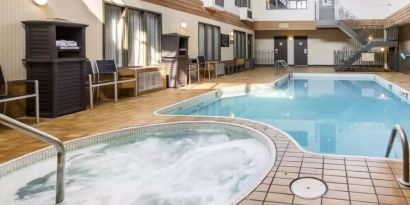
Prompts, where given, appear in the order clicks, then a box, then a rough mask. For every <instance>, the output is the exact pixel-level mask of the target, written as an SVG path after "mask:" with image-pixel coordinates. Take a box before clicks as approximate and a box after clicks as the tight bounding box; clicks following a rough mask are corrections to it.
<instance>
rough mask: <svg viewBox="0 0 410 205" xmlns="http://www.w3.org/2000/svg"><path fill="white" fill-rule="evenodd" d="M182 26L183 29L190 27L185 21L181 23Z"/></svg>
mask: <svg viewBox="0 0 410 205" xmlns="http://www.w3.org/2000/svg"><path fill="white" fill-rule="evenodd" d="M180 26H181V28H183V29H186V28H187V27H188V24H187V23H186V22H185V21H183V22H181V24H180Z"/></svg>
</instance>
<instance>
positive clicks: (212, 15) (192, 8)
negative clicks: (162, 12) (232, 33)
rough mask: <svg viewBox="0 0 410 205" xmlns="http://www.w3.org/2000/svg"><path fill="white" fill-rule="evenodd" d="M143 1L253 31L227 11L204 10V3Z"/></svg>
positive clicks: (197, 0)
mask: <svg viewBox="0 0 410 205" xmlns="http://www.w3.org/2000/svg"><path fill="white" fill-rule="evenodd" d="M143 1H146V2H149V3H153V4H157V5H160V6H164V7H167V8H171V9H175V10H178V11H182V12H186V13H190V14H193V15H197V16H202V17H205V18H209V19H213V20H216V21H221V22H224V23H228V24H231V25H235V26H239V27H242V28H247V29H251V30H253V23H252V22H246V21H241V20H240V18H239V16H238V15H235V14H232V13H230V12H227V11H222V12H221V11H218V12H216V11H212V10H209V9H205V8H204V3H203V2H202V1H200V0H143ZM228 1H232V0H228Z"/></svg>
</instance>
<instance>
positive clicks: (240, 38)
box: [233, 31, 246, 58]
mask: <svg viewBox="0 0 410 205" xmlns="http://www.w3.org/2000/svg"><path fill="white" fill-rule="evenodd" d="M233 36H234V39H235V42H234V47H233V57H234V58H246V33H245V32H241V31H234V32H233Z"/></svg>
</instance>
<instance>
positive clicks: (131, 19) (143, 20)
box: [104, 4, 161, 67]
mask: <svg viewBox="0 0 410 205" xmlns="http://www.w3.org/2000/svg"><path fill="white" fill-rule="evenodd" d="M160 22H161V16H160V15H159V14H155V13H150V12H147V11H141V10H137V9H133V8H125V7H119V6H115V5H111V4H106V6H105V24H104V59H114V60H115V62H116V63H117V66H119V67H126V66H138V65H153V64H158V63H159V62H160V59H161V56H160V53H161V51H160V41H161V40H160V38H161V23H160Z"/></svg>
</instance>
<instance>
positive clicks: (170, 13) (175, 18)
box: [111, 0, 254, 60]
mask: <svg viewBox="0 0 410 205" xmlns="http://www.w3.org/2000/svg"><path fill="white" fill-rule="evenodd" d="M111 2H114V3H117V4H124V5H129V6H133V7H137V8H143V9H146V10H150V11H155V12H158V13H162V33H164V34H165V33H180V34H184V35H188V36H190V38H189V56H190V57H196V56H198V23H199V22H204V23H207V24H212V25H215V26H219V27H220V28H221V33H223V34H230V33H231V32H233V30H239V31H243V32H246V33H251V34H253V33H254V31H253V30H249V29H244V28H242V27H238V26H233V25H230V24H227V23H222V22H219V21H215V20H211V19H207V18H204V17H200V16H196V15H192V14H188V13H184V12H180V11H176V10H173V9H169V8H166V7H163V6H159V5H156V4H151V3H147V2H145V1H141V0H111ZM232 2H234V1H232ZM228 6H229V5H228ZM234 6H235V5H234ZM183 21H184V22H186V23H187V24H188V27H187V28H186V29H182V28H181V27H180V23H181V22H183ZM232 59H233V45H231V46H230V47H222V48H221V60H232Z"/></svg>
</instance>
